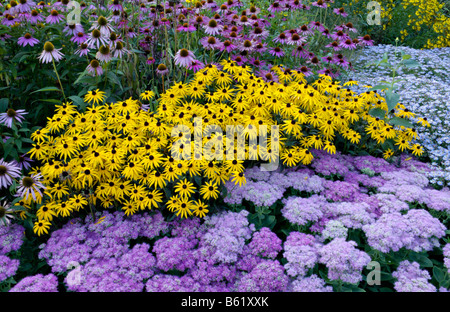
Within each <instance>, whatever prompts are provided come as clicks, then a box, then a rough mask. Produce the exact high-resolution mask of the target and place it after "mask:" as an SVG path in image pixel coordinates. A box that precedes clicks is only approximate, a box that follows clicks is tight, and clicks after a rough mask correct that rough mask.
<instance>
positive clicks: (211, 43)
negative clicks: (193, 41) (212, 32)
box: [200, 37, 223, 50]
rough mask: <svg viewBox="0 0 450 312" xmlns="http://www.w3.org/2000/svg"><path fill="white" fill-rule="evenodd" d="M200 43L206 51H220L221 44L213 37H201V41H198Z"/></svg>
mask: <svg viewBox="0 0 450 312" xmlns="http://www.w3.org/2000/svg"><path fill="white" fill-rule="evenodd" d="M200 43H201V44H202V46H203V48H205V49H206V50H211V49H220V48H221V47H222V44H223V43H222V42H220V41H219V39H216V38H215V37H203V38H202V39H200Z"/></svg>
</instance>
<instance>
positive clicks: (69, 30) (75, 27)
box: [63, 24, 84, 35]
mask: <svg viewBox="0 0 450 312" xmlns="http://www.w3.org/2000/svg"><path fill="white" fill-rule="evenodd" d="M63 32H64V33H66V34H69V35H75V34H78V33H80V32H81V33H83V32H84V29H83V26H81V24H68V25H66V27H64V29H63Z"/></svg>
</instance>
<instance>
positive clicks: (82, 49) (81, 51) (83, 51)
mask: <svg viewBox="0 0 450 312" xmlns="http://www.w3.org/2000/svg"><path fill="white" fill-rule="evenodd" d="M74 53H75V54H76V55H79V56H80V57H81V56H85V55H88V53H89V47H88V45H87V44H86V43H82V44H80V47H79V48H78V49H77V50H76V51H75V52H74Z"/></svg>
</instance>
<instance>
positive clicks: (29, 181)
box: [16, 173, 46, 201]
mask: <svg viewBox="0 0 450 312" xmlns="http://www.w3.org/2000/svg"><path fill="white" fill-rule="evenodd" d="M41 179H42V174H40V173H38V174H32V175H31V176H29V177H23V178H22V179H21V180H20V181H19V185H20V186H19V188H18V189H17V193H16V196H17V197H22V198H23V199H24V200H25V201H29V200H30V198H29V196H31V197H32V198H33V200H34V201H40V199H41V198H42V192H41V190H45V188H46V187H45V186H44V184H42V182H41Z"/></svg>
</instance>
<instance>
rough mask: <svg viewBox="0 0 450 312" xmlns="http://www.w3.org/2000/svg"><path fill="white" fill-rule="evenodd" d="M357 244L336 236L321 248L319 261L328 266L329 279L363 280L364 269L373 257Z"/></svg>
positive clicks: (351, 281)
mask: <svg viewBox="0 0 450 312" xmlns="http://www.w3.org/2000/svg"><path fill="white" fill-rule="evenodd" d="M356 246H357V244H356V242H354V241H345V239H343V238H335V239H333V240H332V241H331V242H330V243H328V244H327V245H325V246H323V247H322V248H321V249H320V250H319V255H320V259H319V262H320V263H323V264H325V265H326V266H327V268H328V278H329V279H331V280H341V281H343V282H347V283H353V284H356V283H359V282H360V281H361V280H362V275H361V273H362V270H363V268H364V267H366V266H367V264H368V263H369V262H370V260H371V259H370V257H369V255H367V254H366V253H365V252H363V251H360V250H358V249H356Z"/></svg>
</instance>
